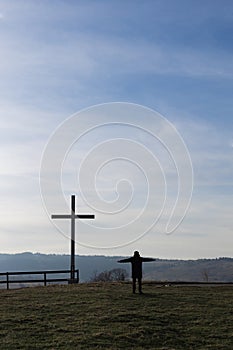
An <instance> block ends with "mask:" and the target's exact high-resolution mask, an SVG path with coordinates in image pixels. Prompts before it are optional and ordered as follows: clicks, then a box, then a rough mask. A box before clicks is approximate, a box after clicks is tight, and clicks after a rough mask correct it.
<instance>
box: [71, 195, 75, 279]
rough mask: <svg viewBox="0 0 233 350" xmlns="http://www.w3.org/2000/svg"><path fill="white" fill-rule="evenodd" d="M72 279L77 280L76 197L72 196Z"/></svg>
mask: <svg viewBox="0 0 233 350" xmlns="http://www.w3.org/2000/svg"><path fill="white" fill-rule="evenodd" d="M70 244H71V247H70V252H71V254H70V278H71V280H74V279H75V196H74V195H72V196H71V242H70Z"/></svg>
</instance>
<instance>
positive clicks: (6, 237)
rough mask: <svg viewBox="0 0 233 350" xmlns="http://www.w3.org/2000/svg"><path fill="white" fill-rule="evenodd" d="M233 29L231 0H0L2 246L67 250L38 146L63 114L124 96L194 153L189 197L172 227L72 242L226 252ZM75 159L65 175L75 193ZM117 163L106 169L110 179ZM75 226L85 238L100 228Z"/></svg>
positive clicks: (179, 253)
mask: <svg viewBox="0 0 233 350" xmlns="http://www.w3.org/2000/svg"><path fill="white" fill-rule="evenodd" d="M232 36H233V4H232V1H226V0H223V1H216V0H213V1H207V0H205V1H190V0H186V1H179V0H177V1H171V0H170V1H168V0H164V1H156V0H155V1H143V2H142V1H98V2H97V1H69V2H66V1H60V0H57V1H56V2H55V1H54V2H52V1H45V0H44V1H36V2H35V1H21V0H17V1H14V0H13V1H9V2H1V3H0V53H1V56H0V57H1V60H0V77H1V79H0V144H1V147H0V161H1V168H0V198H1V200H0V242H1V249H0V251H1V252H21V251H33V252H37V251H39V252H45V253H68V252H69V242H68V240H67V238H65V237H64V236H62V235H61V234H60V233H58V231H57V229H56V228H55V227H54V226H53V224H52V223H51V222H50V220H49V219H48V217H47V214H46V212H45V210H44V208H43V204H42V200H41V196H40V186H39V172H40V163H41V157H42V154H43V151H44V148H45V146H46V143H47V141H48V139H49V137H50V135H51V134H52V133H53V132H54V130H55V129H56V128H57V127H58V126H59V125H60V124H61V123H62V122H64V121H65V120H66V118H67V117H69V116H70V115H72V114H74V113H75V112H77V111H79V110H81V109H83V108H88V107H89V106H92V105H95V104H101V103H107V102H115V101H122V102H130V103H136V104H139V105H143V106H146V107H149V108H152V109H154V110H156V111H158V112H159V113H161V114H162V115H163V116H165V117H166V118H167V119H168V120H169V121H170V122H171V123H172V124H173V125H174V126H175V127H176V128H177V130H178V132H179V133H180V134H181V136H182V138H183V139H184V141H185V143H186V145H187V147H188V150H189V152H190V156H191V159H192V163H193V171H194V190H193V198H192V203H191V206H190V209H189V212H188V214H187V215H186V217H185V220H184V221H183V223H182V225H180V227H179V228H178V229H177V230H176V232H174V233H173V234H172V235H166V234H164V233H161V232H159V228H157V229H152V230H151V231H150V232H149V233H148V234H147V235H145V236H144V237H143V238H142V239H141V240H140V241H138V242H135V243H134V244H132V245H130V246H125V247H121V248H118V249H106V250H101V249H90V248H88V247H86V246H81V245H79V244H77V251H78V252H79V253H80V254H110V255H121V254H124V255H129V254H131V253H132V251H133V250H134V249H138V250H140V251H141V252H142V254H144V255H152V256H158V257H164V258H198V257H217V256H233V253H232V247H233V219H232V199H233V190H232V188H233V186H232V185H233V183H232V177H233V155H232V153H233V133H232V126H233V122H232V120H233V115H232V113H233V112H232V110H233V98H232V94H233V79H232V78H233V44H232ZM121 132H122V133H123V136H124V137H126V136H127V135H128V134H127V130H124V131H123V130H119V135H120V133H121ZM106 134H107V131H106ZM112 134H113V135H114V132H113V131H112ZM119 135H118V136H119ZM128 136H129V137H131V136H132V135H131V134H130V133H129V135H128ZM128 136H127V137H128ZM98 137H100V136H98ZM102 139H104V131H103V135H101V140H102ZM148 142H149V141H148ZM92 143H93V138H92V139H91V142H90V144H92ZM75 150H76V151H75ZM84 150H85V142H84V144H82V145H77V147H76V148H75V149H74V150H73V152H74V154H73V155H71V159H72V156H74V157H77V158H79V159H80V160H81V159H82V157H83V156H82V152H84ZM75 152H77V154H76V155H75ZM77 158H75V159H77ZM67 162H68V163H69V159H68V160H67ZM70 164H72V163H69V164H68V170H67V171H68V174H66V176H67V178H66V180H64V181H66V182H67V181H68V183H67V188H69V189H70V191H73V192H75V191H78V190H77V189H76V188H74V189H72V188H71V187H72V186H70V185H69V176H71V178H72V176H73V172H74V171H73V170H72V166H71V165H70ZM116 172H117V169H115V168H113V169H112V172H111V171H109V172H108V179H109V181H110V182H109V183H111V176H112V179H115V177H114V174H115V173H116ZM129 172H130V169H129ZM132 172H133V170H132ZM111 174H112V175H111ZM123 175H124V176H125V175H126V174H123ZM131 176H132V179H133V178H134V176H135V178H137V179H139V178H140V175H137V174H136V173H135V174H134V176H133V175H132V173H131ZM137 176H138V177H137ZM139 182H140V181H139ZM109 183H108V186H109ZM108 186H107V187H106V193H108V194H107V195H109V196H110V197H109V198H112V197H111V193H112V192H111V191H110V189H109V187H108ZM103 187H104V181H103V180H102V182H101V188H102V189H103V190H104V188H103ZM142 189H143V188H141V190H142ZM126 191H127V190H126ZM66 193H67V196H68V190H67V192H66ZM123 193H124V188H123ZM126 195H127V192H125V196H126ZM106 198H107V197H106ZM67 200H69V198H67ZM79 206H81V207H82V206H83V203H81V202H80V204H79ZM82 209H83V211H86V210H87V211H88V208H85V206H83V208H82ZM102 220H104V218H102ZM108 220H109V217H106V222H108ZM83 225H84V224H82V226H83ZM82 226H81V228H80V229H81V230H82V232H85V235H86V237H87V242H88V243H90V244H91V242H92V241H93V242H94V241H95V240H96V237H94V236H93V233H91V232H89V230H88V228H86V227H82ZM105 232H106V231H105ZM129 234H131V233H129ZM101 239H102V241H104V239H105V236H104V234H103V237H102V238H101ZM108 240H109V237H108Z"/></svg>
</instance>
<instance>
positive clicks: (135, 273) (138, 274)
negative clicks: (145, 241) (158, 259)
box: [118, 251, 155, 294]
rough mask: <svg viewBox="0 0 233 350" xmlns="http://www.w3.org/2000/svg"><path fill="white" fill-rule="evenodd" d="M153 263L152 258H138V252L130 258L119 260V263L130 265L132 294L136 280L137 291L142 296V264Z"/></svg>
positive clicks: (134, 290)
mask: <svg viewBox="0 0 233 350" xmlns="http://www.w3.org/2000/svg"><path fill="white" fill-rule="evenodd" d="M149 261H155V259H152V258H143V257H141V256H140V254H139V252H138V251H135V252H134V255H133V256H132V257H131V258H127V259H122V260H119V261H118V262H119V263H128V262H130V263H131V265H132V279H133V293H135V292H136V280H138V290H139V293H140V294H142V263H143V262H149Z"/></svg>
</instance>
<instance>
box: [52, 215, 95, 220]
mask: <svg viewBox="0 0 233 350" xmlns="http://www.w3.org/2000/svg"><path fill="white" fill-rule="evenodd" d="M51 217H52V219H72V218H74V219H94V218H95V215H92V214H78V215H77V214H75V215H72V214H60V215H59V214H53V215H52V216H51Z"/></svg>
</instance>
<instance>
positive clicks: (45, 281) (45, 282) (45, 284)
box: [44, 272, 47, 287]
mask: <svg viewBox="0 0 233 350" xmlns="http://www.w3.org/2000/svg"><path fill="white" fill-rule="evenodd" d="M44 286H45V287H46V286H47V280H46V272H44Z"/></svg>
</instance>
